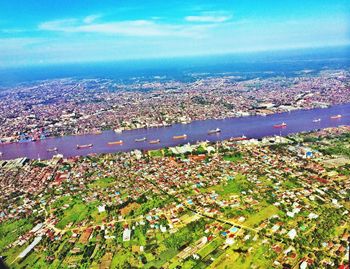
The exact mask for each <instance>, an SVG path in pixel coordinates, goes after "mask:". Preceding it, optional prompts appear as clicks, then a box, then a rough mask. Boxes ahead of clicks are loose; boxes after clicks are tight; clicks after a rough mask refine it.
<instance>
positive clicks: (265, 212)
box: [244, 205, 279, 227]
mask: <svg viewBox="0 0 350 269" xmlns="http://www.w3.org/2000/svg"><path fill="white" fill-rule="evenodd" d="M278 212H279V209H278V208H277V207H276V206H274V205H269V206H266V207H264V208H263V209H261V210H259V211H258V212H257V213H255V214H253V215H251V216H250V217H249V218H248V219H247V221H246V222H245V223H244V224H245V225H247V226H250V227H253V226H254V225H257V224H259V223H260V222H262V221H263V220H265V219H267V218H269V217H271V216H272V215H275V214H278Z"/></svg>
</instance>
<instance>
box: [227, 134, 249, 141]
mask: <svg viewBox="0 0 350 269" xmlns="http://www.w3.org/2000/svg"><path fill="white" fill-rule="evenodd" d="M243 140H248V138H247V137H246V136H245V135H242V136H238V137H231V138H230V141H243Z"/></svg>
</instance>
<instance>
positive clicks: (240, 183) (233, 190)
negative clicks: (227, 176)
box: [209, 174, 246, 197]
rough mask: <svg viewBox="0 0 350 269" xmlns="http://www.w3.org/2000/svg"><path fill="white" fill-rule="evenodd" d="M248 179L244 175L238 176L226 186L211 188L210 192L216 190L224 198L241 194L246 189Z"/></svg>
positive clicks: (225, 184)
mask: <svg viewBox="0 0 350 269" xmlns="http://www.w3.org/2000/svg"><path fill="white" fill-rule="evenodd" d="M245 183H246V179H245V176H243V175H240V174H239V175H236V176H235V178H234V179H231V180H228V181H227V182H226V183H224V184H220V185H216V186H213V187H210V188H209V191H212V190H214V191H215V192H216V193H218V194H219V195H221V196H223V197H228V196H230V195H233V194H239V193H240V192H241V191H242V190H244V189H245V186H244V185H245Z"/></svg>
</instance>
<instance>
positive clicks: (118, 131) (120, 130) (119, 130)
mask: <svg viewBox="0 0 350 269" xmlns="http://www.w3.org/2000/svg"><path fill="white" fill-rule="evenodd" d="M114 132H115V133H117V134H121V133H122V132H123V129H121V128H118V129H114Z"/></svg>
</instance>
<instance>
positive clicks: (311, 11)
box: [0, 0, 350, 67]
mask: <svg viewBox="0 0 350 269" xmlns="http://www.w3.org/2000/svg"><path fill="white" fill-rule="evenodd" d="M348 44H350V1H348V0H343V1H341V0H332V1H331V0H328V1H326V0H303V1H298V0H293V1H290V0H283V1H282V0H274V1H272V0H264V1H262V0H256V1H253V0H229V1H220V0H217V1H205V0H198V1H197V0H186V1H185V0H181V1H172V0H168V1H164V0H159V1H147V0H143V1H140V0H137V1H136V0H125V1H124V0H119V1H117V0H115V1H112V0H74V1H73V0H56V1H54V0H17V1H13V0H2V1H0V66H2V67H4V66H5V67H6V66H18V65H31V64H47V63H65V62H67V63H68V62H69V63H70V62H87V61H105V60H125V59H143V58H164V57H177V56H188V55H191V56H192V55H211V54H223V53H237V52H238V53H239V52H247V51H266V50H276V49H278V50H280V49H290V48H310V47H328V46H339V45H348Z"/></svg>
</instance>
